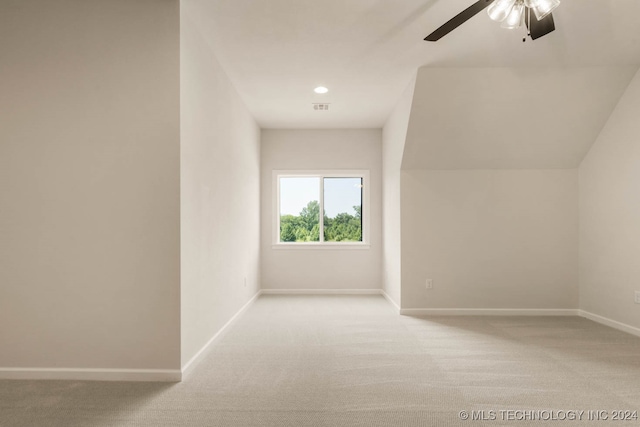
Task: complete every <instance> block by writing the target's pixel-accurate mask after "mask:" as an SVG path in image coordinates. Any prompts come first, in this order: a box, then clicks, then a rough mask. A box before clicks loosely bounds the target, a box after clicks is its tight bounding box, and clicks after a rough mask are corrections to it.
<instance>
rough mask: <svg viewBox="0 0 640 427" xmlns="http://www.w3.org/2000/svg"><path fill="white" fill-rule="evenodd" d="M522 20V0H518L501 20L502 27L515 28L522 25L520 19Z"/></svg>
mask: <svg viewBox="0 0 640 427" xmlns="http://www.w3.org/2000/svg"><path fill="white" fill-rule="evenodd" d="M523 20H524V1H523V0H518V1H517V2H516V4H515V5H513V8H511V12H510V13H509V15H507V17H506V18H505V20H504V21H502V25H501V27H502V28H508V29H516V28H520V27H521V26H522V21H523Z"/></svg>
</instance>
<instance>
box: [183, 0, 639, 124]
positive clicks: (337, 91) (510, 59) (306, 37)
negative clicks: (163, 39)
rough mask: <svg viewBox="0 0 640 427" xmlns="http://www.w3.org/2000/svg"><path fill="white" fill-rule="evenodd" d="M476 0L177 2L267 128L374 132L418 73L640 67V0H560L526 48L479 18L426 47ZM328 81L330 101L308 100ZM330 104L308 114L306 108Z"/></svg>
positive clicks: (516, 34)
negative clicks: (541, 33)
mask: <svg viewBox="0 0 640 427" xmlns="http://www.w3.org/2000/svg"><path fill="white" fill-rule="evenodd" d="M474 1H475V0H183V5H184V7H187V8H190V10H191V11H192V12H194V13H191V14H190V15H192V16H195V17H196V18H195V19H196V20H197V22H195V24H196V25H197V26H198V27H199V29H200V31H201V32H202V33H203V35H204V36H205V38H206V39H207V40H208V42H209V43H210V44H211V46H212V48H213V50H214V52H215V54H216V56H217V57H218V59H219V61H220V62H221V64H222V66H223V68H224V69H225V70H226V72H227V74H228V75H229V77H230V79H231V80H232V82H233V83H234V85H235V87H236V88H237V90H238V92H239V93H240V95H241V96H242V98H243V99H244V102H245V104H246V105H247V107H248V108H249V110H250V111H251V112H252V114H253V115H254V117H255V118H256V119H257V121H258V123H259V125H260V126H261V127H263V128H347V127H348V128H367V127H381V126H382V125H383V124H384V122H385V121H386V119H387V117H388V116H389V113H390V112H391V110H392V109H393V107H394V105H395V103H396V102H397V100H398V98H399V97H400V95H401V94H402V92H403V90H404V89H405V87H406V86H407V85H408V84H409V81H410V80H411V78H412V76H414V75H415V73H416V70H417V69H418V68H419V67H422V66H427V67H527V66H536V67H576V66H594V65H608V66H611V65H618V66H622V65H636V64H639V63H640V31H639V30H638V28H640V27H639V25H638V20H637V19H638V16H640V1H638V0H562V4H561V5H560V7H559V8H558V9H557V11H556V12H554V18H555V22H556V31H555V32H553V33H551V34H549V35H547V36H545V37H543V38H541V39H538V40H536V41H531V40H528V41H527V42H526V43H523V42H522V37H523V36H524V30H522V31H520V30H505V29H502V28H500V26H499V24H497V23H495V22H493V21H491V20H490V19H489V18H488V16H487V15H486V13H484V12H481V13H480V14H478V15H477V16H475V17H474V18H473V19H471V20H470V21H468V22H467V23H465V24H463V26H461V27H459V28H458V29H457V30H455V31H454V32H452V33H450V34H449V35H447V36H445V37H444V38H442V39H441V40H440V41H438V42H435V43H432V42H425V41H423V40H422V39H423V38H424V37H425V36H426V35H427V34H429V33H430V32H432V31H433V30H435V29H436V28H437V27H438V26H440V25H441V24H443V23H444V22H445V21H447V20H448V19H450V18H451V17H453V16H454V15H455V14H457V13H458V12H460V11H461V10H463V9H464V8H466V7H468V6H469V5H471V4H472V3H474ZM318 85H325V86H327V87H328V88H329V89H330V92H329V93H328V94H326V95H323V96H320V95H315V94H314V93H313V91H312V90H313V88H314V87H316V86H318ZM314 102H326V103H330V104H331V106H330V110H329V111H314V110H313V108H312V103H314Z"/></svg>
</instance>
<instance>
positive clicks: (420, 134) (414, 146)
mask: <svg viewBox="0 0 640 427" xmlns="http://www.w3.org/2000/svg"><path fill="white" fill-rule="evenodd" d="M636 70H637V67H635V66H607V67H602V66H600V67H508V68H507V67H504V68H499V67H492V68H469V67H466V68H421V69H420V70H419V72H418V76H417V81H416V86H415V91H414V94H413V104H412V107H411V115H410V119H409V123H408V130H407V137H406V141H405V148H404V157H403V161H402V168H403V169H562V168H576V167H578V165H579V164H580V162H581V161H582V159H583V158H584V156H585V155H586V153H587V151H588V150H589V148H590V147H591V145H592V144H593V142H594V141H595V140H596V139H597V137H598V134H599V133H600V131H601V130H602V128H603V126H604V125H605V123H606V122H607V120H608V119H609V116H610V115H611V112H612V111H613V109H614V108H615V106H616V104H617V103H618V100H619V99H620V97H621V96H622V94H623V93H624V91H625V90H626V88H627V87H628V85H629V82H630V81H631V79H632V78H633V77H634V75H635V74H636Z"/></svg>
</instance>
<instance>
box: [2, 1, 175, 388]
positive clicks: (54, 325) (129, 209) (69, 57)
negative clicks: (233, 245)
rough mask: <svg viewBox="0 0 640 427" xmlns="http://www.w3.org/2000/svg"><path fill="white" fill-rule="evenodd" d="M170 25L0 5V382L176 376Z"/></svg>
mask: <svg viewBox="0 0 640 427" xmlns="http://www.w3.org/2000/svg"><path fill="white" fill-rule="evenodd" d="M178 13H179V8H178V1H177V0H166V1H158V0H138V1H130V0H110V1H86V0H58V1H55V2H53V1H49V0H3V1H2V2H1V3H0V40H1V42H0V58H1V59H0V75H1V76H2V78H0V94H1V95H0V236H1V237H0V349H1V350H0V370H2V368H25V369H27V371H28V370H29V369H31V368H42V369H44V370H45V371H46V370H47V369H50V368H71V369H77V368H86V369H98V370H101V369H105V368H110V369H115V370H121V369H134V370H140V369H159V370H169V371H174V370H177V369H179V367H180V345H179V342H180V335H179V334H180V326H179V325H180V314H179V310H180V303H179V297H180V291H179V286H180V252H179V242H180V240H179V233H180V222H179V221H180V219H179V215H180V212H179V209H180V204H179V179H180V177H179V15H178ZM14 370H15V369H14ZM38 372H40V373H41V374H42V375H43V376H44V375H45V373H44V372H41V371H38ZM38 372H36V376H37V375H39V374H38ZM6 373H7V372H6V370H5V372H4V373H0V375H5V374H6ZM63 375H64V374H63Z"/></svg>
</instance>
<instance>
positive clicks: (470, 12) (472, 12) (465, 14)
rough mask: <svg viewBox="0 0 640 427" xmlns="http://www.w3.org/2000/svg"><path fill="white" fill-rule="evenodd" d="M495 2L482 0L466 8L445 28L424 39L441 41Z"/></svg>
mask: <svg viewBox="0 0 640 427" xmlns="http://www.w3.org/2000/svg"><path fill="white" fill-rule="evenodd" d="M493 2H494V0H480V1H477V2H475V3H474V4H472V5H471V6H469V7H468V8H466V9H465V10H463V11H462V12H460V13H459V14H457V15H456V16H454V17H453V18H451V19H450V20H449V21H447V22H446V23H445V24H444V25H443V26H441V27H440V28H438V29H437V30H435V31H434V32H433V33H431V34H429V35H428V36H427V37H425V38H424V39H425V40H427V41H430V42H435V41H437V40H440V39H441V38H442V37H444V36H446V35H447V34H449V33H450V32H451V31H453V30H455V29H456V28H458V27H459V26H460V25H462V24H464V23H465V22H467V21H468V20H469V19H471V18H473V17H474V16H476V15H477V14H478V13H480V12H481V11H482V10H484V9H486V8H487V7H488V6H489V5H490V4H491V3H493Z"/></svg>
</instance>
